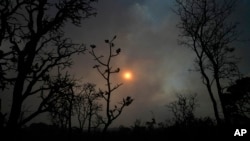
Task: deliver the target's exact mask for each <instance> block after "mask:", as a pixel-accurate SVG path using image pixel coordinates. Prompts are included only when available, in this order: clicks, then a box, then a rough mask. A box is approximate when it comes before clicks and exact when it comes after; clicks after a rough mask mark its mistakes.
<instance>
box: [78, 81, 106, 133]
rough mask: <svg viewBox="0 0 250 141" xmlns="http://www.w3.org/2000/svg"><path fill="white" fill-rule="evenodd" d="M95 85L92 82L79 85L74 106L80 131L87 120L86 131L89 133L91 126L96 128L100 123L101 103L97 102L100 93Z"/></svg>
mask: <svg viewBox="0 0 250 141" xmlns="http://www.w3.org/2000/svg"><path fill="white" fill-rule="evenodd" d="M95 87H96V85H95V84H92V83H86V84H84V85H83V87H80V92H79V93H78V94H76V103H75V106H74V109H75V111H76V114H77V119H78V122H79V126H80V129H81V131H83V128H84V125H85V123H86V121H87V122H88V125H87V128H88V133H90V131H91V128H97V127H98V126H99V125H100V123H101V121H99V116H100V115H99V112H100V111H102V105H101V104H99V103H98V100H99V98H100V95H99V93H98V92H97V91H96V89H95ZM93 119H94V120H93Z"/></svg>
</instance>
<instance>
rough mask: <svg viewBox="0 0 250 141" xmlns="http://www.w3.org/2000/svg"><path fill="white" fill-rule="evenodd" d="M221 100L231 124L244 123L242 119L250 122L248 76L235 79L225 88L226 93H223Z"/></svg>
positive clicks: (249, 78) (249, 86)
mask: <svg viewBox="0 0 250 141" xmlns="http://www.w3.org/2000/svg"><path fill="white" fill-rule="evenodd" d="M222 100H223V101H224V103H225V105H226V110H227V113H228V114H229V116H230V119H231V122H233V123H232V124H235V123H236V124H237V123H239V122H242V123H244V121H243V120H245V122H246V120H247V121H248V123H250V77H244V78H241V79H238V80H236V82H235V83H234V84H232V85H231V86H229V87H228V88H227V93H226V94H223V97H222Z"/></svg>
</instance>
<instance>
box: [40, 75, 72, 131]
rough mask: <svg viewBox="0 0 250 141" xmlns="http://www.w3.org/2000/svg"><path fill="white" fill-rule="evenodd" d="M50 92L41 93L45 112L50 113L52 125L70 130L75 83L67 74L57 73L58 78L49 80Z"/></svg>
mask: <svg viewBox="0 0 250 141" xmlns="http://www.w3.org/2000/svg"><path fill="white" fill-rule="evenodd" d="M51 79H52V80H51V82H50V92H49V93H48V94H45V93H42V94H41V97H42V99H43V103H44V105H42V106H40V107H45V108H44V109H46V111H47V110H48V111H49V113H50V117H51V121H52V123H53V124H54V125H56V126H58V127H60V128H64V129H67V128H68V129H69V130H71V117H72V113H73V104H75V95H74V90H73V89H74V87H76V82H75V80H73V79H72V78H70V75H68V74H67V73H66V74H65V75H62V74H61V73H60V72H58V76H57V77H55V78H54V79H53V78H51Z"/></svg>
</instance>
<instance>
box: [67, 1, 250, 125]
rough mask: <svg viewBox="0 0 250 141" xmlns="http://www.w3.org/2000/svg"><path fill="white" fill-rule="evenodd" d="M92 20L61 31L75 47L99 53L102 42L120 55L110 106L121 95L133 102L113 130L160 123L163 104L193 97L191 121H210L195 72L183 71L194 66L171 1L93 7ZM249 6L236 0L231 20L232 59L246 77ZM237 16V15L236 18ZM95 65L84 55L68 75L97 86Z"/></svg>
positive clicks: (99, 84) (106, 3)
mask: <svg viewBox="0 0 250 141" xmlns="http://www.w3.org/2000/svg"><path fill="white" fill-rule="evenodd" d="M96 7H97V13H98V14H97V16H96V17H91V18H89V19H87V20H84V21H83V24H82V26H81V28H76V27H71V26H69V27H67V29H66V31H67V33H68V34H69V35H70V37H71V38H72V39H74V40H75V41H76V42H83V43H85V44H86V46H89V45H90V44H95V45H97V50H99V51H100V53H105V50H106V49H107V45H106V44H105V43H104V40H105V39H112V38H113V36H114V35H117V39H116V40H115V41H114V43H115V45H116V46H117V47H119V48H121V50H122V51H121V54H120V55H119V56H118V57H116V59H114V60H113V63H114V66H115V67H119V68H120V69H121V72H120V73H119V74H117V75H116V76H114V81H113V83H114V84H117V83H120V82H122V83H123V85H122V86H121V87H119V89H117V90H116V91H115V92H114V93H116V94H115V95H114V97H113V99H112V100H113V102H119V101H120V100H121V99H122V98H123V97H126V96H127V95H129V96H131V97H132V98H133V99H134V102H133V103H132V104H131V105H130V106H129V107H126V109H124V111H123V113H122V114H121V116H120V117H119V118H118V119H117V120H116V121H115V122H114V123H113V124H112V125H113V126H119V125H125V126H130V125H132V124H133V123H134V121H135V120H136V119H140V120H141V121H149V120H151V118H155V119H156V121H157V122H164V121H165V120H166V119H169V118H171V114H170V113H169V111H168V109H167V108H166V105H167V104H168V103H169V102H172V101H174V100H176V97H175V95H176V94H177V93H179V94H184V95H188V94H194V93H197V95H198V97H197V98H198V103H199V107H198V108H197V110H196V112H195V114H196V115H197V116H211V117H213V111H212V104H211V101H210V99H209V97H208V93H207V91H206V88H205V86H204V85H203V84H202V82H201V79H200V74H199V73H198V72H194V71H189V70H190V69H192V68H193V67H194V63H193V60H194V57H195V56H194V54H193V52H192V51H191V50H189V49H188V48H185V47H184V46H180V45H179V44H178V41H177V40H178V39H179V36H178V35H179V33H180V31H179V29H178V28H177V27H176V24H177V23H178V20H179V19H178V16H177V15H176V14H175V13H174V12H173V11H172V10H173V9H174V1H173V0H165V1H163V0H154V1H152V0H138V1H135V0H126V1H125V0H105V1H99V2H98V3H97V4H96ZM249 14H250V2H249V1H244V0H242V1H240V2H239V4H238V6H237V7H236V9H235V12H234V14H233V15H232V19H233V20H235V21H237V22H239V25H238V30H239V31H240V33H241V34H240V39H241V41H238V42H237V43H236V44H235V45H236V46H237V47H236V52H235V53H236V55H237V56H239V57H241V58H242V60H241V62H240V63H239V67H240V70H241V72H242V73H243V74H244V75H246V76H249V74H250V67H249V65H250V62H249V61H250V57H249V52H250V47H249V42H246V40H249V37H250V36H249V35H250V27H249V25H250V17H249ZM239 15H240V16H239ZM94 65H95V62H94V61H93V59H92V57H91V56H90V55H89V54H88V53H86V54H85V55H83V56H78V57H75V63H74V66H72V69H71V71H72V73H73V74H74V75H76V76H77V77H81V78H82V80H83V82H91V83H95V84H97V87H103V86H104V82H103V81H101V76H100V75H99V74H98V73H97V71H95V70H93V68H92V67H93V66H94ZM127 70H128V71H130V72H132V75H133V78H132V80H130V81H127V80H124V79H123V78H122V75H123V73H124V72H125V71H127Z"/></svg>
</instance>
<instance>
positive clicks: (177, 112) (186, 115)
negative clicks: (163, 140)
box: [167, 94, 198, 127]
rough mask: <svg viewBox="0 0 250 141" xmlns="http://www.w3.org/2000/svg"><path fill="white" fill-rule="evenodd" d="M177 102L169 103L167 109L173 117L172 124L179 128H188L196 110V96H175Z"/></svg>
mask: <svg viewBox="0 0 250 141" xmlns="http://www.w3.org/2000/svg"><path fill="white" fill-rule="evenodd" d="M176 96H177V98H178V99H177V100H176V101H173V102H171V103H169V104H168V105H167V108H168V109H169V110H170V111H171V112H172V113H173V115H174V123H175V124H176V125H181V126H185V127H187V126H189V125H191V124H192V122H193V121H194V120H195V116H194V111H195V109H196V108H197V106H198V104H197V95H196V94H193V95H189V96H188V97H186V96H184V95H181V94H177V95H176Z"/></svg>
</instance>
